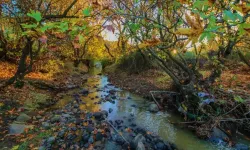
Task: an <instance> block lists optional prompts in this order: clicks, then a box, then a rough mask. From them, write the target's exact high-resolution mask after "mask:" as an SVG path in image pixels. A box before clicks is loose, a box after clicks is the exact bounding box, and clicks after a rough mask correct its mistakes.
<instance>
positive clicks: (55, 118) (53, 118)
mask: <svg viewBox="0 0 250 150" xmlns="http://www.w3.org/2000/svg"><path fill="white" fill-rule="evenodd" d="M60 118H61V117H60V116H58V115H56V116H54V117H52V118H51V119H50V121H51V122H52V123H56V122H59V121H60Z"/></svg>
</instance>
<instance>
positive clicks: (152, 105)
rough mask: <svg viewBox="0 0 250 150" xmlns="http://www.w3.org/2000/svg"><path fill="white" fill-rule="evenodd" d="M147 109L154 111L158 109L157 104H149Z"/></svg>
mask: <svg viewBox="0 0 250 150" xmlns="http://www.w3.org/2000/svg"><path fill="white" fill-rule="evenodd" d="M149 111H150V112H153V113H156V112H158V111H159V108H158V106H157V105H156V104H151V105H150V106H149Z"/></svg>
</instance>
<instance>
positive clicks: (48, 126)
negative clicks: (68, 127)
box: [42, 122, 50, 129]
mask: <svg viewBox="0 0 250 150" xmlns="http://www.w3.org/2000/svg"><path fill="white" fill-rule="evenodd" d="M42 127H43V128H44V129H49V128H50V124H49V123H48V122H42Z"/></svg>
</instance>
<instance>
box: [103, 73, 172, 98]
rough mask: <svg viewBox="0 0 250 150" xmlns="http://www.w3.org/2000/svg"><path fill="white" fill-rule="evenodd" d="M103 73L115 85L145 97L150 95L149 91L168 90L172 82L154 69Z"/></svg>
mask: <svg viewBox="0 0 250 150" xmlns="http://www.w3.org/2000/svg"><path fill="white" fill-rule="evenodd" d="M105 70H107V69H105ZM105 74H106V75H107V76H108V77H109V80H110V82H111V83H112V84H114V85H116V86H117V87H120V88H122V89H124V90H128V91H130V92H132V93H135V94H139V95H142V96H145V97H148V96H150V93H149V92H150V91H156V90H170V89H171V88H172V82H171V80H170V79H169V77H168V75H166V74H165V73H163V72H161V71H159V70H156V69H150V70H147V71H144V72H141V73H139V74H128V73H126V72H123V71H120V70H115V71H114V72H108V71H105Z"/></svg>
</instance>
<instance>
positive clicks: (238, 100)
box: [234, 95, 245, 103]
mask: <svg viewBox="0 0 250 150" xmlns="http://www.w3.org/2000/svg"><path fill="white" fill-rule="evenodd" d="M234 100H235V101H236V102H239V103H244V102H245V100H244V99H242V98H241V97H240V96H239V95H234Z"/></svg>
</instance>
